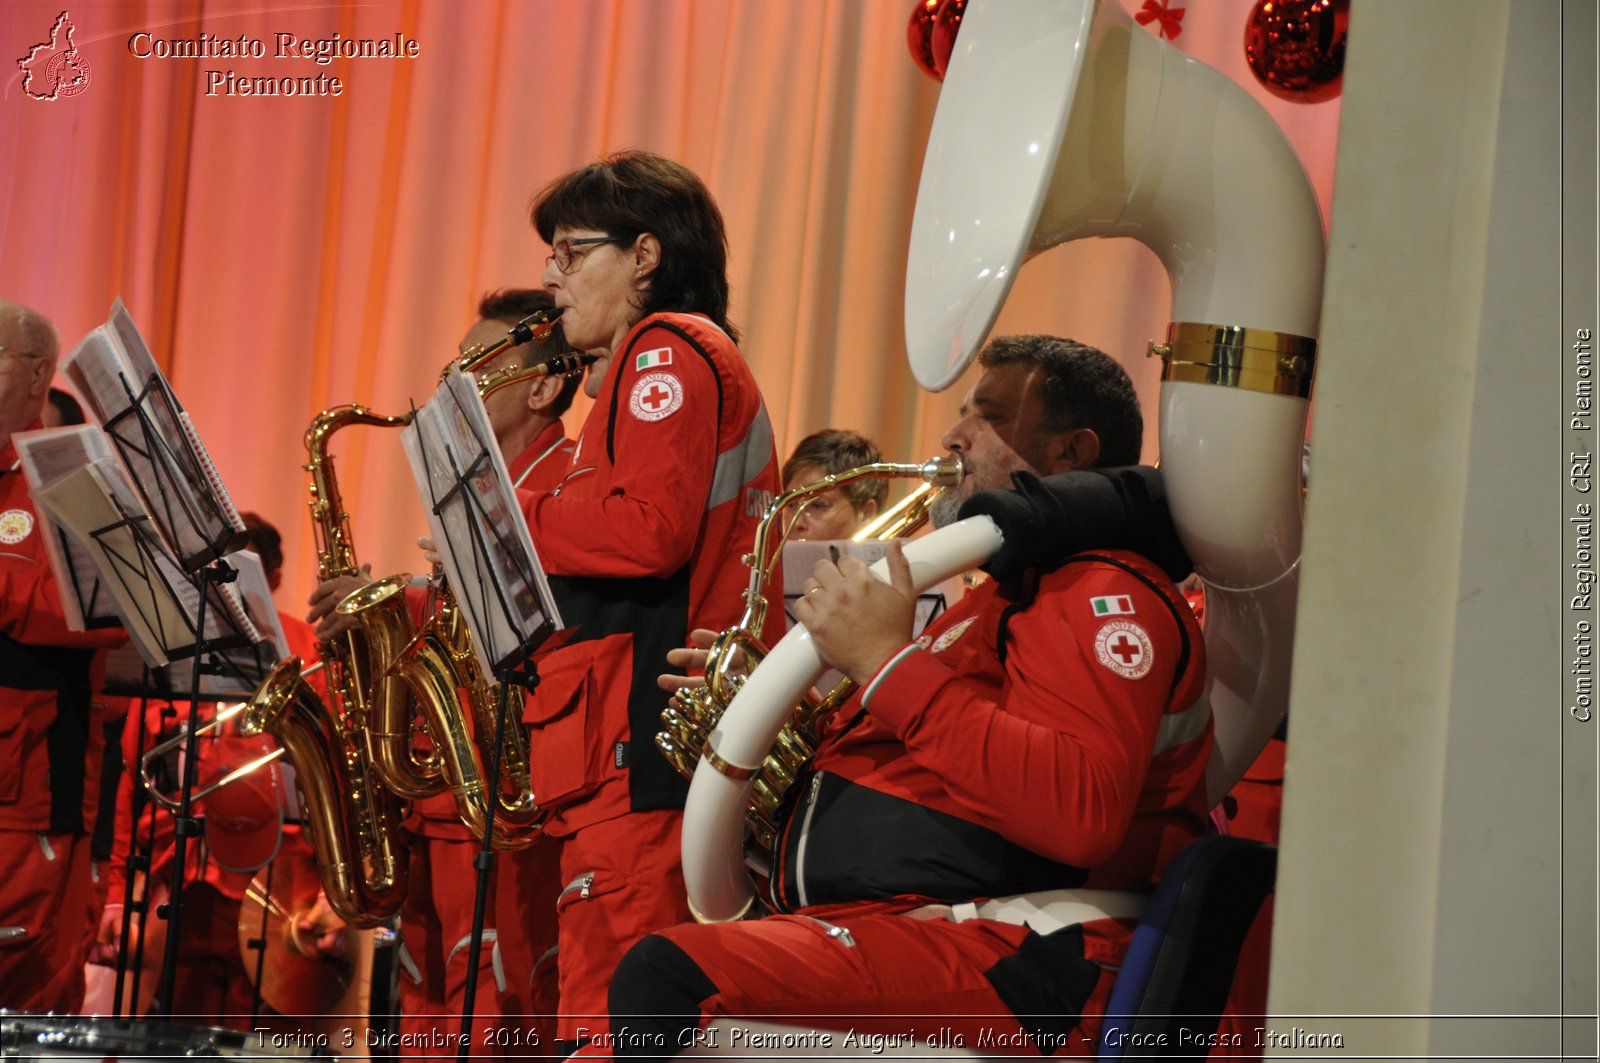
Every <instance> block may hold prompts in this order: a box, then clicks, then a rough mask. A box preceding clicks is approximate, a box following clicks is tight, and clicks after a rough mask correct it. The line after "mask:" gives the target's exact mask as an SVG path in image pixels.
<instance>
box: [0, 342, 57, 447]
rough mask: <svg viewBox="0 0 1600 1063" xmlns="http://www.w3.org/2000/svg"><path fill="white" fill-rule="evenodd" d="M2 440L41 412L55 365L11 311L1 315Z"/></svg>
mask: <svg viewBox="0 0 1600 1063" xmlns="http://www.w3.org/2000/svg"><path fill="white" fill-rule="evenodd" d="M0 347H3V348H5V350H4V351H3V352H0V441H4V440H6V439H10V438H11V435H12V433H13V432H21V431H23V430H24V429H26V428H27V427H28V426H29V425H31V424H33V422H34V421H35V420H36V419H37V418H38V416H39V407H40V406H41V405H42V404H43V403H44V397H45V393H46V392H47V391H49V390H50V378H51V376H52V375H53V374H54V373H55V365H54V363H52V362H51V361H50V359H49V358H47V357H45V356H44V355H43V354H42V353H41V352H39V351H34V350H30V349H29V347H28V345H27V339H26V338H25V337H24V336H23V334H22V330H20V329H19V328H17V326H16V323H15V322H14V321H13V320H11V318H10V315H0Z"/></svg>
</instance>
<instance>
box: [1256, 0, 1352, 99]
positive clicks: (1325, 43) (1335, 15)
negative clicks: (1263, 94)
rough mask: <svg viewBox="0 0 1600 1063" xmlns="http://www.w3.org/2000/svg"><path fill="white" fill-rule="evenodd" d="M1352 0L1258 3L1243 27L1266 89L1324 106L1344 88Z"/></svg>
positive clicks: (1279, 94)
mask: <svg viewBox="0 0 1600 1063" xmlns="http://www.w3.org/2000/svg"><path fill="white" fill-rule="evenodd" d="M1349 27H1350V0H1260V2H1259V3H1257V4H1256V6H1255V9H1254V10H1252V11H1251V12H1250V17H1249V18H1248V19H1246V20H1245V26H1244V56H1245V61H1246V62H1248V63H1249V64H1250V70H1251V72H1252V73H1254V74H1255V76H1256V79H1257V80H1258V81H1260V82H1261V84H1262V85H1263V86H1265V87H1266V90H1267V91H1268V92H1270V93H1272V94H1273V95H1274V96H1281V97H1282V98H1284V99H1286V100H1290V101H1292V102H1294V103H1321V102H1322V101H1323V100H1331V99H1333V98H1334V97H1335V96H1337V95H1339V91H1340V89H1341V88H1343V86H1344V48H1345V37H1346V36H1347V34H1348V32H1349Z"/></svg>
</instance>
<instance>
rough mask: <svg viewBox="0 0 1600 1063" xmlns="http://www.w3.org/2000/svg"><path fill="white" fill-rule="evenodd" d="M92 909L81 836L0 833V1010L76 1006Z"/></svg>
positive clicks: (86, 844)
mask: <svg viewBox="0 0 1600 1063" xmlns="http://www.w3.org/2000/svg"><path fill="white" fill-rule="evenodd" d="M94 907H95V899H94V884H93V880H92V878H91V875H90V855H89V836H88V835H87V834H73V833H68V834H42V833H37V832H34V831H21V830H0V912H4V913H6V914H5V922H4V925H3V926H0V1008H9V1009H11V1010H13V1011H65V1012H75V1011H77V1010H78V1007H79V1005H80V1004H81V1003H82V1001H83V965H84V962H85V961H86V960H87V959H88V958H89V945H90V942H91V941H92V940H93V939H92V938H91V936H90V935H89V934H88V933H86V930H85V928H86V927H88V926H89V925H91V923H92V921H93V920H94V919H96V918H97V917H98V916H99V912H98V911H96V910H94ZM19 930H20V931H21V932H20V933H19V932H18V931H19Z"/></svg>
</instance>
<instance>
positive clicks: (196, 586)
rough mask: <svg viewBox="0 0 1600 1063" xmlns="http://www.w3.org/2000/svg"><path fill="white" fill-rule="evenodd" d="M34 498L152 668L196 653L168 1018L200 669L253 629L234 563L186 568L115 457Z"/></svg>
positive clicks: (219, 665)
mask: <svg viewBox="0 0 1600 1063" xmlns="http://www.w3.org/2000/svg"><path fill="white" fill-rule="evenodd" d="M35 497H36V498H37V500H38V502H39V504H40V506H41V508H43V509H44V510H46V511H47V512H48V513H49V514H50V516H51V517H52V519H53V520H54V521H55V522H56V524H57V525H58V526H59V527H61V528H63V529H64V530H66V531H67V532H68V533H69V534H70V535H71V536H73V537H74V538H75V539H76V540H77V543H78V545H79V546H81V547H83V548H84V551H85V553H86V555H87V556H88V557H89V559H90V562H91V564H92V567H93V568H94V570H95V574H96V576H97V577H98V579H99V581H100V582H101V583H102V584H103V585H104V586H105V587H106V588H108V589H109V590H110V592H111V594H112V598H113V600H114V602H115V607H116V611H117V613H118V615H119V616H120V617H121V618H122V620H123V623H124V626H125V627H126V628H127V629H128V631H129V633H130V635H132V636H133V638H134V641H135V643H136V644H137V645H138V647H139V650H140V654H141V656H143V657H144V658H145V662H146V664H147V665H149V666H150V667H152V668H155V667H161V666H163V665H167V664H168V663H169V662H171V661H172V660H174V659H181V658H187V657H190V656H192V657H193V658H194V669H193V676H194V679H193V684H192V687H191V690H190V692H189V693H190V699H191V700H190V713H189V720H188V728H187V735H186V739H185V749H186V760H185V768H184V771H183V773H182V780H181V785H180V790H179V793H180V797H179V805H178V811H177V812H176V813H175V814H174V841H173V869H172V886H171V890H170V896H169V898H168V902H167V905H166V912H165V915H166V918H167V951H166V955H165V956H164V957H163V961H162V973H161V987H160V1002H159V1009H160V1013H161V1014H163V1015H170V1014H171V1009H172V990H173V988H174V985H175V983H176V973H177V966H176V965H177V945H178V939H179V934H180V932H181V924H182V911H183V903H182V896H183V876H184V872H185V867H186V864H187V854H188V839H189V838H191V837H196V836H198V834H199V822H198V821H197V820H196V819H195V818H194V817H193V816H192V815H191V814H190V812H191V796H192V791H193V786H194V782H195V776H196V774H197V772H198V757H197V753H198V745H197V741H198V727H199V715H200V701H201V697H202V695H201V676H202V673H203V672H207V671H210V672H211V673H213V674H221V673H230V672H237V671H238V664H237V663H235V662H227V661H226V660H225V659H223V658H222V657H221V656H220V654H222V653H223V652H224V651H227V650H235V649H239V648H242V647H251V646H255V645H257V644H258V643H259V642H260V637H259V633H258V632H257V631H256V630H255V627H254V625H253V624H251V623H250V621H249V619H248V617H247V616H245V614H244V611H243V608H242V606H241V605H240V604H239V603H238V602H236V601H233V600H232V599H231V598H230V596H229V595H228V594H227V593H226V592H225V591H224V589H223V588H224V585H225V584H227V583H229V582H232V581H233V580H234V579H235V578H236V576H237V572H236V570H235V569H234V568H233V567H232V566H231V565H229V564H228V563H227V562H226V561H225V560H221V559H218V560H215V561H214V562H212V563H211V564H209V565H207V566H206V567H205V568H203V569H201V570H200V571H199V572H198V573H190V572H186V571H185V570H184V569H183V568H182V567H181V565H180V564H179V562H178V559H177V558H175V557H174V556H173V555H172V554H171V552H170V551H169V549H168V547H167V544H166V543H165V542H163V540H162V539H161V537H160V536H159V535H157V534H156V531H155V529H154V528H153V526H152V525H153V523H154V522H153V521H152V520H151V519H150V517H149V515H148V514H146V513H144V512H142V511H141V509H140V507H139V505H138V501H137V500H136V499H135V498H134V497H133V494H132V492H131V490H130V489H129V488H128V485H127V483H126V481H125V480H123V479H122V476H121V471H120V470H119V469H118V468H117V467H116V466H115V465H114V464H112V463H110V462H109V461H105V460H102V461H97V462H94V463H91V464H88V465H84V466H80V467H79V468H77V469H75V470H74V471H73V472H71V473H68V474H67V475H65V476H62V477H59V478H58V479H56V480H55V481H53V482H52V483H50V484H47V485H45V486H44V487H42V488H41V489H39V490H38V491H36V492H35ZM208 607H210V608H208ZM190 608H192V609H193V612H194V618H193V620H192V621H191V620H190V618H189V609H190ZM208 612H210V613H211V616H210V617H209V618H208V616H207V614H208ZM208 619H209V620H210V623H209V624H208V623H207V621H208ZM254 659H255V660H256V661H259V660H260V657H259V656H256V657H255V658H254Z"/></svg>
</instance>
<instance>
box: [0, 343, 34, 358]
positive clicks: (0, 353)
mask: <svg viewBox="0 0 1600 1063" xmlns="http://www.w3.org/2000/svg"><path fill="white" fill-rule="evenodd" d="M8 354H9V355H11V356H12V357H15V358H43V357H44V355H42V354H38V353H36V352H34V351H19V350H17V349H16V348H15V347H6V346H3V345H0V358H3V357H5V356H6V355H8Z"/></svg>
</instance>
